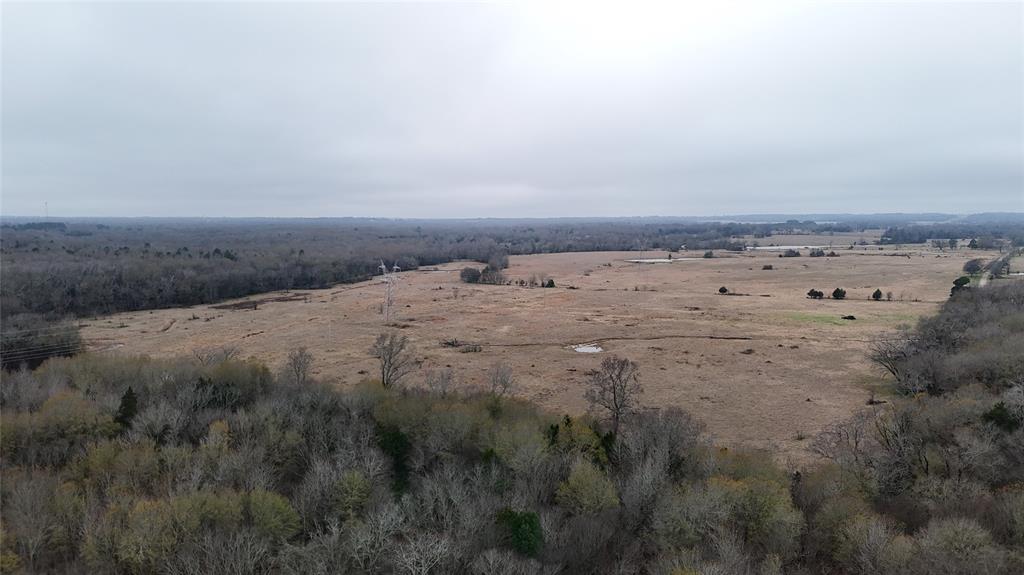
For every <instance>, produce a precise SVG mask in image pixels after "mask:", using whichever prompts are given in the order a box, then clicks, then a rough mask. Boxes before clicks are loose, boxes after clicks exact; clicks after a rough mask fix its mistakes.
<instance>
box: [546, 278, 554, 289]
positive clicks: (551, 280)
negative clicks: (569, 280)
mask: <svg viewBox="0 0 1024 575" xmlns="http://www.w3.org/2000/svg"><path fill="white" fill-rule="evenodd" d="M544 287H546V288H553V287H555V280H553V279H550V278H548V281H547V282H545V283H544Z"/></svg>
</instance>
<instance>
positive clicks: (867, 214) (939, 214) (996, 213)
mask: <svg viewBox="0 0 1024 575" xmlns="http://www.w3.org/2000/svg"><path fill="white" fill-rule="evenodd" d="M915 216H917V217H924V218H928V219H937V218H966V217H971V216H1014V217H1024V210H1022V211H983V212H800V213H798V212H765V213H759V212H749V213H737V214H716V215H707V216H699V215H626V216H565V215H561V216H554V215H553V216H465V217H402V216H397V217H396V216H249V215H240V216H202V215H175V216H153V215H132V216H124V215H121V216H114V215H88V216H81V215H79V216H75V215H53V214H50V215H21V214H0V220H5V219H12V220H50V221H52V220H375V221H510V220H535V221H542V220H644V219H649V220H653V219H678V220H687V219H689V220H731V219H740V218H742V219H749V218H776V219H777V218H786V219H796V218H819V219H820V218H827V217H843V218H851V217H854V218H855V217H865V218H868V217H873V218H881V217H890V218H891V217H903V218H910V217H915ZM777 223H781V222H777Z"/></svg>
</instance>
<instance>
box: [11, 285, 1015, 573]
mask: <svg viewBox="0 0 1024 575" xmlns="http://www.w3.org/2000/svg"><path fill="white" fill-rule="evenodd" d="M1022 289H1024V286H1005V287H999V288H991V289H977V290H972V291H971V292H968V293H965V294H963V295H958V296H957V297H956V298H954V299H953V300H951V301H950V302H949V303H948V304H947V305H946V306H945V307H944V308H943V310H942V312H941V313H940V314H939V315H937V316H936V317H934V318H929V319H927V320H925V321H922V322H921V324H920V325H919V326H918V327H917V328H916V329H915V330H913V332H911V333H910V336H912V337H913V340H914V341H916V342H918V345H916V346H915V347H913V348H909V349H907V350H906V358H907V359H908V361H907V362H905V363H903V364H901V367H900V370H899V372H898V373H900V377H901V378H903V377H909V374H910V373H911V372H914V373H915V375H914V376H913V377H914V378H915V380H916V381H925V380H928V378H930V377H932V376H934V375H935V373H934V371H928V370H930V369H931V367H930V364H931V363H933V361H932V360H934V356H927V357H921V355H922V354H926V353H927V350H928V349H931V347H930V346H952V347H945V348H944V349H946V350H947V351H948V352H949V353H951V354H952V357H958V358H959V359H960V360H961V361H964V362H966V363H964V364H961V365H959V366H956V367H955V369H954V366H952V365H950V366H946V367H947V368H948V369H949V371H948V373H946V374H945V375H943V376H942V377H940V378H939V379H938V380H936V382H935V385H933V386H932V388H931V394H928V393H917V394H914V395H912V396H911V397H907V398H900V397H898V396H897V397H895V398H891V400H890V401H889V402H888V403H878V402H876V405H874V406H872V407H871V408H868V409H865V411H863V412H860V413H858V414H856V415H855V416H854V417H853V418H851V419H850V420H848V421H844V422H840V423H836V424H834V425H832V426H830V427H829V428H827V429H826V430H825V431H824V432H823V433H822V434H820V435H819V436H818V437H816V438H815V439H814V440H813V450H814V452H815V453H817V454H819V455H820V456H822V457H823V463H821V464H817V465H811V466H809V467H807V468H805V469H802V470H800V471H796V472H793V470H788V471H787V470H784V469H782V468H780V467H779V466H778V465H777V464H776V463H774V462H773V461H772V459H771V458H770V456H768V455H767V454H765V453H763V452H758V451H745V450H733V449H724V448H716V447H714V446H713V444H712V443H711V441H710V438H708V437H707V436H706V435H705V434H704V432H703V430H702V426H701V425H700V423H699V422H698V421H697V420H695V419H694V418H693V417H691V416H690V415H688V414H687V413H686V412H684V411H681V410H679V409H675V408H668V409H641V408H640V407H639V406H637V405H635V404H628V405H627V404H621V405H620V403H619V402H616V403H614V404H612V403H607V402H604V403H601V402H595V405H596V406H600V407H601V408H602V411H601V412H600V414H601V415H602V416H604V417H602V418H600V419H596V418H591V417H589V416H584V417H570V416H561V417H556V416H555V415H554V414H550V413H546V412H544V411H542V410H539V409H538V408H536V407H535V406H534V405H532V404H530V403H528V402H525V401H522V400H519V399H516V398H514V397H511V396H509V395H508V394H507V393H506V390H505V388H504V387H502V386H500V385H497V386H496V385H494V384H493V382H492V383H491V385H490V386H489V389H490V390H493V391H488V386H487V384H486V382H483V384H482V385H479V386H475V387H473V388H472V389H470V388H469V387H466V386H463V387H461V388H460V387H459V386H458V385H447V386H445V388H444V390H443V391H440V392H439V391H428V390H427V389H421V388H419V387H416V386H414V385H411V384H408V383H407V384H406V385H392V386H391V387H389V388H385V387H384V386H382V385H381V384H380V382H376V381H366V382H364V383H362V384H360V385H358V386H356V387H354V388H352V389H348V390H338V389H335V388H331V387H327V386H325V385H321V384H319V383H317V382H316V381H313V380H311V379H308V378H298V377H292V376H290V375H289V371H288V370H282V371H281V374H282V375H281V376H280V377H277V376H275V375H274V374H273V373H272V372H271V371H270V370H269V369H268V368H267V367H265V366H263V365H261V364H259V363H256V362H253V361H240V360H237V359H230V358H226V359H225V357H226V356H222V357H221V358H219V359H218V360H216V361H202V362H200V361H197V360H185V359H181V360H154V359H146V358H127V357H107V356H89V355H84V356H78V357H75V358H70V359H52V360H49V361H48V362H46V363H45V364H43V365H42V366H41V367H39V368H38V369H36V370H35V371H28V370H22V371H18V372H15V373H11V374H9V375H7V376H6V377H5V378H4V379H3V381H2V385H0V409H2V410H3V418H2V420H0V425H2V430H0V431H2V434H0V439H2V440H0V456H2V458H0V462H2V463H0V465H2V471H3V478H4V481H3V482H2V486H0V510H2V513H3V526H4V527H3V529H4V532H3V535H4V536H3V539H2V542H3V547H2V549H0V562H2V565H4V569H5V571H8V570H14V569H18V568H20V569H23V570H24V571H26V572H47V571H60V572H69V573H170V574H179V573H180V574H190V573H204V572H211V571H215V572H227V571H230V572H233V573H474V574H475V573H480V574H483V573H488V574H489V573H551V572H564V573H637V574H639V573H665V574H675V573H728V574H741V575H742V574H750V575H754V574H757V575H760V574H764V573H793V574H800V575H803V574H808V575H809V574H812V573H855V574H869V573H870V574H880V575H888V574H893V575H919V574H920V575H923V574H940V575H942V574H949V575H951V574H968V573H990V574H996V575H1000V574H1002V575H1009V574H1011V573H1019V572H1021V569H1024V483H1022V478H1024V429H1022V421H1024V419H1022V418H1024V369H1022V366H1021V364H1020V357H1021V354H1019V353H1018V354H1016V355H1012V354H1011V353H1010V352H1011V351H1012V350H1011V349H1010V348H998V347H997V348H996V353H995V354H988V351H989V350H990V348H991V346H993V345H998V340H1000V338H1001V339H1002V340H1004V341H1007V342H1008V343H1006V345H1008V346H1019V345H1020V342H1021V341H1024V338H1021V337H1019V335H1020V334H1019V331H1020V330H1021V329H1022V328H1024V321H1021V320H1022V318H1021V315H1022V313H1024V312H1022V305H1021V304H1022V302H1021V300H1020V297H1021V290H1022ZM993 322H994V323H993ZM986 325H987V326H988V327H985V326H986ZM1015 334H1016V336H1015ZM926 342H931V343H927V344H926ZM968 350H972V351H973V353H977V354H980V356H979V357H978V358H977V361H976V362H970V361H967V360H969V359H971V358H970V354H969V353H967V352H968ZM606 364H607V365H606ZM964 365H968V366H972V369H965V368H964ZM986 365H987V366H990V367H991V366H992V365H997V366H999V367H998V368H997V369H996V370H995V372H996V373H1000V374H1002V375H1001V376H1000V377H998V378H996V379H992V380H989V379H985V378H986V377H987V376H988V375H990V374H991V373H993V372H991V371H989V368H988V367H985V366H986ZM498 367H500V366H496V368H495V369H493V370H492V372H493V373H492V374H491V375H489V377H490V378H491V379H499V376H497V375H494V373H498V372H500V371H502V370H501V369H498ZM627 368H628V369H627ZM638 370H639V371H638ZM637 373H640V377H639V378H637ZM428 375H430V374H428ZM433 376H434V377H433V379H435V380H436V379H438V377H437V374H433ZM502 378H503V379H508V380H510V381H511V374H505V376H502ZM413 379H414V378H410V379H408V380H407V381H410V382H411V381H412V380H413ZM427 379H428V380H430V379H431V378H430V377H428V378H427ZM449 379H450V378H449ZM591 380H592V381H591V383H590V384H589V385H591V386H592V387H593V388H594V389H595V390H599V389H619V388H620V387H621V388H622V389H632V390H634V391H635V392H636V393H639V391H640V389H639V387H638V381H639V382H642V366H637V365H636V364H633V363H632V362H628V361H627V360H618V359H616V358H609V359H607V360H606V362H605V363H603V364H602V370H600V371H596V372H594V373H593V374H592V375H591ZM901 381H902V380H901ZM954 381H956V383H957V384H956V385H950V384H951V383H952V382H954ZM300 382H301V383H300ZM942 382H944V383H942ZM449 383H451V382H449ZM940 383H942V384H940ZM618 384H621V385H618ZM428 386H429V387H430V388H431V389H436V386H434V385H429V383H428ZM602 386H603V387H602ZM900 389H902V390H906V387H905V386H903V385H900ZM606 395H607V394H606ZM609 406H612V407H616V406H619V407H621V406H625V407H624V408H623V409H621V410H617V411H616V410H612V408H611V407H609ZM596 415H597V413H595V416H596ZM616 425H617V426H618V432H617V433H615V432H614V431H613V430H614V429H615V426H616Z"/></svg>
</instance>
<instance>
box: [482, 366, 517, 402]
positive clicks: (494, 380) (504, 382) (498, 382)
mask: <svg viewBox="0 0 1024 575" xmlns="http://www.w3.org/2000/svg"><path fill="white" fill-rule="evenodd" d="M487 383H488V385H490V388H491V393H493V394H494V395H496V396H498V397H504V396H506V395H508V394H509V393H510V392H511V391H512V387H513V386H515V383H516V379H515V376H514V375H512V367H511V366H510V365H509V364H507V363H505V362H500V363H496V364H494V365H493V366H491V369H490V370H488V371H487Z"/></svg>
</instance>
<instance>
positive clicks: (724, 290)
mask: <svg viewBox="0 0 1024 575" xmlns="http://www.w3.org/2000/svg"><path fill="white" fill-rule="evenodd" d="M718 293H720V294H727V293H729V288H727V287H725V286H722V287H720V288H718Z"/></svg>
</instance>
